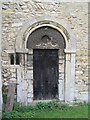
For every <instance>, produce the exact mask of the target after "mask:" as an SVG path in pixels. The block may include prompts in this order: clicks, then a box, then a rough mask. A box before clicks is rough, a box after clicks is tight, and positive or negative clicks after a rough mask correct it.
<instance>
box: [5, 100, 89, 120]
mask: <svg viewBox="0 0 90 120" xmlns="http://www.w3.org/2000/svg"><path fill="white" fill-rule="evenodd" d="M87 117H88V105H87V104H86V103H84V104H82V103H81V104H79V105H75V106H69V105H68V104H61V103H60V102H59V101H52V102H48V103H44V102H39V103H37V104H36V105H35V106H21V105H19V104H17V103H15V104H14V108H13V111H12V112H6V113H3V118H87Z"/></svg>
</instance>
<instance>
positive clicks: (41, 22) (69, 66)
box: [15, 15, 76, 104]
mask: <svg viewBox="0 0 90 120" xmlns="http://www.w3.org/2000/svg"><path fill="white" fill-rule="evenodd" d="M42 26H50V27H52V28H55V29H56V30H57V31H59V32H60V33H61V34H62V35H63V38H64V40H65V43H66V48H65V50H64V52H65V56H66V57H65V88H64V90H65V92H64V98H65V99H64V100H65V102H66V103H69V104H70V103H73V102H74V93H75V91H74V90H75V87H74V85H75V55H76V37H75V35H74V33H73V31H72V30H71V29H70V27H69V26H68V25H67V24H66V22H65V21H63V20H60V19H58V18H55V17H52V16H51V17H50V16H47V15H44V16H41V17H37V18H33V19H31V20H28V21H26V23H25V24H24V25H23V27H22V29H21V30H20V32H19V34H18V36H17V39H16V49H15V52H18V53H23V54H24V55H23V56H25V66H24V67H23V65H22V66H21V68H22V72H23V74H24V75H25V76H24V75H23V76H22V78H21V79H22V82H25V79H26V76H28V75H27V74H28V73H27V66H26V64H27V61H26V60H27V54H30V55H31V56H32V55H33V50H32V49H31V50H28V49H27V48H26V43H27V41H28V37H29V35H30V34H31V33H32V32H33V31H34V30H36V29H37V28H39V27H42ZM23 68H24V71H23ZM18 74H19V71H18ZM32 74H33V67H32V70H31V71H29V75H31V78H30V80H29V79H28V77H27V80H29V81H30V82H31V83H32V81H33V76H32ZM19 75H20V74H19ZM17 81H19V80H17ZM19 84H20V83H19ZM19 87H21V85H20V86H19V85H18V88H19ZM21 91H23V88H22V90H21ZM28 92H29V93H30V89H28V90H27V91H26V92H25V94H26V96H28ZM30 94H31V93H30ZM31 96H32V98H33V94H31ZM19 97H20V94H19V91H17V101H21V102H22V103H26V104H27V103H29V102H31V101H33V100H32V98H30V100H29V99H28V97H27V98H26V97H25V96H24V99H22V95H21V97H20V98H19ZM59 99H60V100H62V97H60V98H59Z"/></svg>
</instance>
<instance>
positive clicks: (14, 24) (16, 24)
mask: <svg viewBox="0 0 90 120" xmlns="http://www.w3.org/2000/svg"><path fill="white" fill-rule="evenodd" d="M22 25H23V24H22V23H13V24H12V27H20V26H22Z"/></svg>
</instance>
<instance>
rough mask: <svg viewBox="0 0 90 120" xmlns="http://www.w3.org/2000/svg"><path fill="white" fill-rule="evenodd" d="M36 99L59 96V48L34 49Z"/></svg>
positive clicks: (34, 88)
mask: <svg viewBox="0 0 90 120" xmlns="http://www.w3.org/2000/svg"><path fill="white" fill-rule="evenodd" d="M33 53H34V54H33V78H34V82H33V90H34V100H48V99H56V98H57V97H58V50H57V49H55V50H54V49H35V50H33Z"/></svg>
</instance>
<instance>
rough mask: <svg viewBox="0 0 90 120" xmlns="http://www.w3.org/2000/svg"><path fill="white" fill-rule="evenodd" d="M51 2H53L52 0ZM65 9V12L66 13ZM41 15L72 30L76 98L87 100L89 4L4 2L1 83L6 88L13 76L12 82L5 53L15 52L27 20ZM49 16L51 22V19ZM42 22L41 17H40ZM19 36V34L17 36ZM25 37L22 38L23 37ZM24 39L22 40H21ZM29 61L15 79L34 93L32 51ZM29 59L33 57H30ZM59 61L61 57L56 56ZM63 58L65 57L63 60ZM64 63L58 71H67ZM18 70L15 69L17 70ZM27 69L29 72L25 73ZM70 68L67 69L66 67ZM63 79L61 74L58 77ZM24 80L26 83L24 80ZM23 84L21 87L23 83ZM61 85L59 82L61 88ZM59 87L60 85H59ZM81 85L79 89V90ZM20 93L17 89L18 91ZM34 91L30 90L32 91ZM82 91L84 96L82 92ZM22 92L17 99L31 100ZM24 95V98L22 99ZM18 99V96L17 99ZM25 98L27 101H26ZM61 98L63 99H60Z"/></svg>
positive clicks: (13, 74)
mask: <svg viewBox="0 0 90 120" xmlns="http://www.w3.org/2000/svg"><path fill="white" fill-rule="evenodd" d="M51 1H52V0H51ZM66 8H67V10H66ZM42 15H48V16H49V15H50V16H52V17H55V18H58V19H60V20H64V21H65V22H66V24H67V25H68V26H69V27H70V28H71V29H72V31H73V32H74V34H75V36H76V43H77V48H76V61H75V63H76V66H75V74H76V79H75V91H74V93H75V97H76V98H77V99H78V100H80V101H83V100H85V101H87V91H88V90H87V86H86V83H87V82H88V56H87V55H88V4H87V3H62V2H57V0H54V1H53V2H43V1H38V0H37V1H36V0H34V1H32V0H23V1H17V0H14V1H12V0H9V2H8V1H6V2H3V6H2V68H3V69H2V77H3V83H4V84H5V85H8V81H9V78H10V77H11V76H12V78H14V80H15V76H16V75H15V73H16V66H14V67H15V69H14V68H11V67H10V65H9V62H10V61H9V60H10V59H9V56H8V52H7V50H13V51H15V43H16V39H17V35H18V34H19V31H20V30H21V29H22V26H23V25H24V24H25V25H26V23H25V22H26V21H27V20H30V19H32V18H35V17H40V16H42ZM52 17H51V20H52ZM43 19H44V18H43ZM30 22H32V21H30ZM20 36H21V35H20ZM23 37H24V36H23ZM22 39H24V38H22ZM29 54H30V61H29V62H28V64H27V63H26V64H25V65H26V68H24V67H23V70H21V71H24V72H20V75H21V76H19V77H18V79H19V81H18V82H20V86H21V87H22V88H23V89H24V90H27V89H28V90H27V91H28V92H29V91H32V90H33V88H32V87H33V85H32V84H33V82H32V83H29V80H31V81H32V80H33V66H32V65H33V51H32V50H30V51H29ZM31 56H32V57H31ZM59 59H61V56H60V57H59ZM65 59H66V58H65ZM70 60H71V56H70V54H68V55H67V61H70ZM63 67H64V64H63V60H59V72H62V73H63V72H66V71H64V69H63ZM17 69H18V68H17ZM26 69H28V71H27V72H26ZM68 69H69V68H68ZM59 77H60V79H61V78H63V74H62V75H61V76H59ZM24 79H25V81H23V80H24ZM22 82H23V84H22ZM61 84H62V85H64V84H63V83H60V85H61ZM62 85H61V86H62ZM80 86H81V87H80ZM18 91H19V89H18ZM32 92H33V91H32ZM83 92H84V93H83ZM20 93H22V94H23V97H24V99H23V97H21V96H20V100H21V99H23V102H25V100H27V101H28V102H30V101H32V99H31V98H27V96H29V97H30V94H29V95H28V94H27V92H26V91H24V92H22V91H21V89H20V91H19V94H20ZM24 94H25V96H24ZM18 97H19V96H18ZM25 97H26V98H25ZM62 98H63V96H62Z"/></svg>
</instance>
